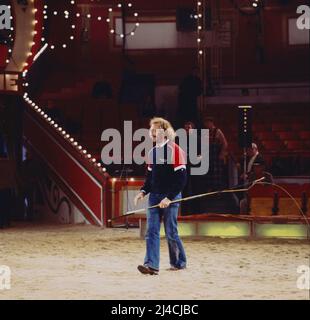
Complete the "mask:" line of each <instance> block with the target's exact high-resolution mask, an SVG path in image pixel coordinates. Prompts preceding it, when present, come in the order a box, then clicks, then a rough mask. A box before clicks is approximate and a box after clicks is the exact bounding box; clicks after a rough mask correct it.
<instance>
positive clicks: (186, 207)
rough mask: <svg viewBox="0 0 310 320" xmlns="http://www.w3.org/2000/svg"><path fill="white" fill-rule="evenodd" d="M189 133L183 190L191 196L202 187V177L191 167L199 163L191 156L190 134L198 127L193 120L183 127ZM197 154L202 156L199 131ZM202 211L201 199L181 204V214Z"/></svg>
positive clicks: (186, 195) (184, 194)
mask: <svg viewBox="0 0 310 320" xmlns="http://www.w3.org/2000/svg"><path fill="white" fill-rule="evenodd" d="M183 128H184V129H185V131H186V133H187V165H186V172H187V183H186V186H185V188H184V190H183V197H189V196H193V195H196V194H199V192H200V190H201V188H200V184H201V179H200V176H197V175H191V168H193V167H195V166H196V165H197V164H192V163H191V158H192V157H190V148H189V142H190V136H191V135H192V134H193V131H194V130H197V129H196V125H195V123H194V122H192V121H186V122H185V123H184V127H183ZM197 155H198V159H199V157H201V138H200V135H199V132H197ZM199 212H200V199H195V200H191V201H185V202H183V203H182V205H181V214H182V215H190V214H196V213H199Z"/></svg>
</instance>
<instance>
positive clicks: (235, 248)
mask: <svg viewBox="0 0 310 320" xmlns="http://www.w3.org/2000/svg"><path fill="white" fill-rule="evenodd" d="M184 245H185V249H186V251H187V255H188V269H186V270H183V271H178V272H173V271H168V270H167V268H168V267H169V264H168V250H167V246H166V242H165V241H162V245H161V253H162V254H161V261H162V262H161V272H160V275H159V276H145V275H141V274H139V273H138V271H137V269H136V267H137V265H138V264H140V263H141V262H142V261H143V257H144V251H145V244H144V241H143V240H141V239H139V237H138V230H137V229H130V230H123V229H113V230H112V229H99V228H96V227H92V226H84V225H80V226H46V225H44V226H42V225H41V226H18V227H15V228H11V229H8V230H0V265H7V266H9V267H10V268H11V271H12V280H11V290H0V299H309V292H308V291H305V290H300V289H297V286H296V280H297V277H298V276H299V274H298V273H297V267H298V266H299V265H309V258H310V243H309V242H305V241H293V240H263V241H249V240H242V239H234V240H228V239H214V238H212V239H211V238H209V239H199V240H194V239H186V240H185V241H184Z"/></svg>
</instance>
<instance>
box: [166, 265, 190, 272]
mask: <svg viewBox="0 0 310 320" xmlns="http://www.w3.org/2000/svg"><path fill="white" fill-rule="evenodd" d="M184 269H186V267H181V268H178V267H173V266H171V267H170V268H169V269H168V270H169V271H179V270H184Z"/></svg>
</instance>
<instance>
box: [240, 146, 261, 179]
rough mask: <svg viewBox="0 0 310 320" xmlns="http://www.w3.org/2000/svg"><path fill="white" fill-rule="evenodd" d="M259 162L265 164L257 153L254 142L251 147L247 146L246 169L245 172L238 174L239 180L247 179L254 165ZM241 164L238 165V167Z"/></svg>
mask: <svg viewBox="0 0 310 320" xmlns="http://www.w3.org/2000/svg"><path fill="white" fill-rule="evenodd" d="M255 164H260V165H263V166H264V165H265V161H264V158H263V156H262V155H261V154H260V153H259V150H258V147H257V144H256V143H254V142H253V143H252V144H251V147H249V148H247V170H246V173H244V172H243V173H242V174H241V176H240V180H241V181H245V182H247V181H248V178H249V175H250V174H252V173H253V170H254V165H255ZM241 167H242V166H241V165H240V168H241Z"/></svg>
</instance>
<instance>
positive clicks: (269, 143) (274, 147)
mask: <svg viewBox="0 0 310 320" xmlns="http://www.w3.org/2000/svg"><path fill="white" fill-rule="evenodd" d="M262 144H263V146H264V148H265V149H266V151H268V152H279V151H283V150H284V144H283V143H282V142H281V141H279V140H266V141H262Z"/></svg>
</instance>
